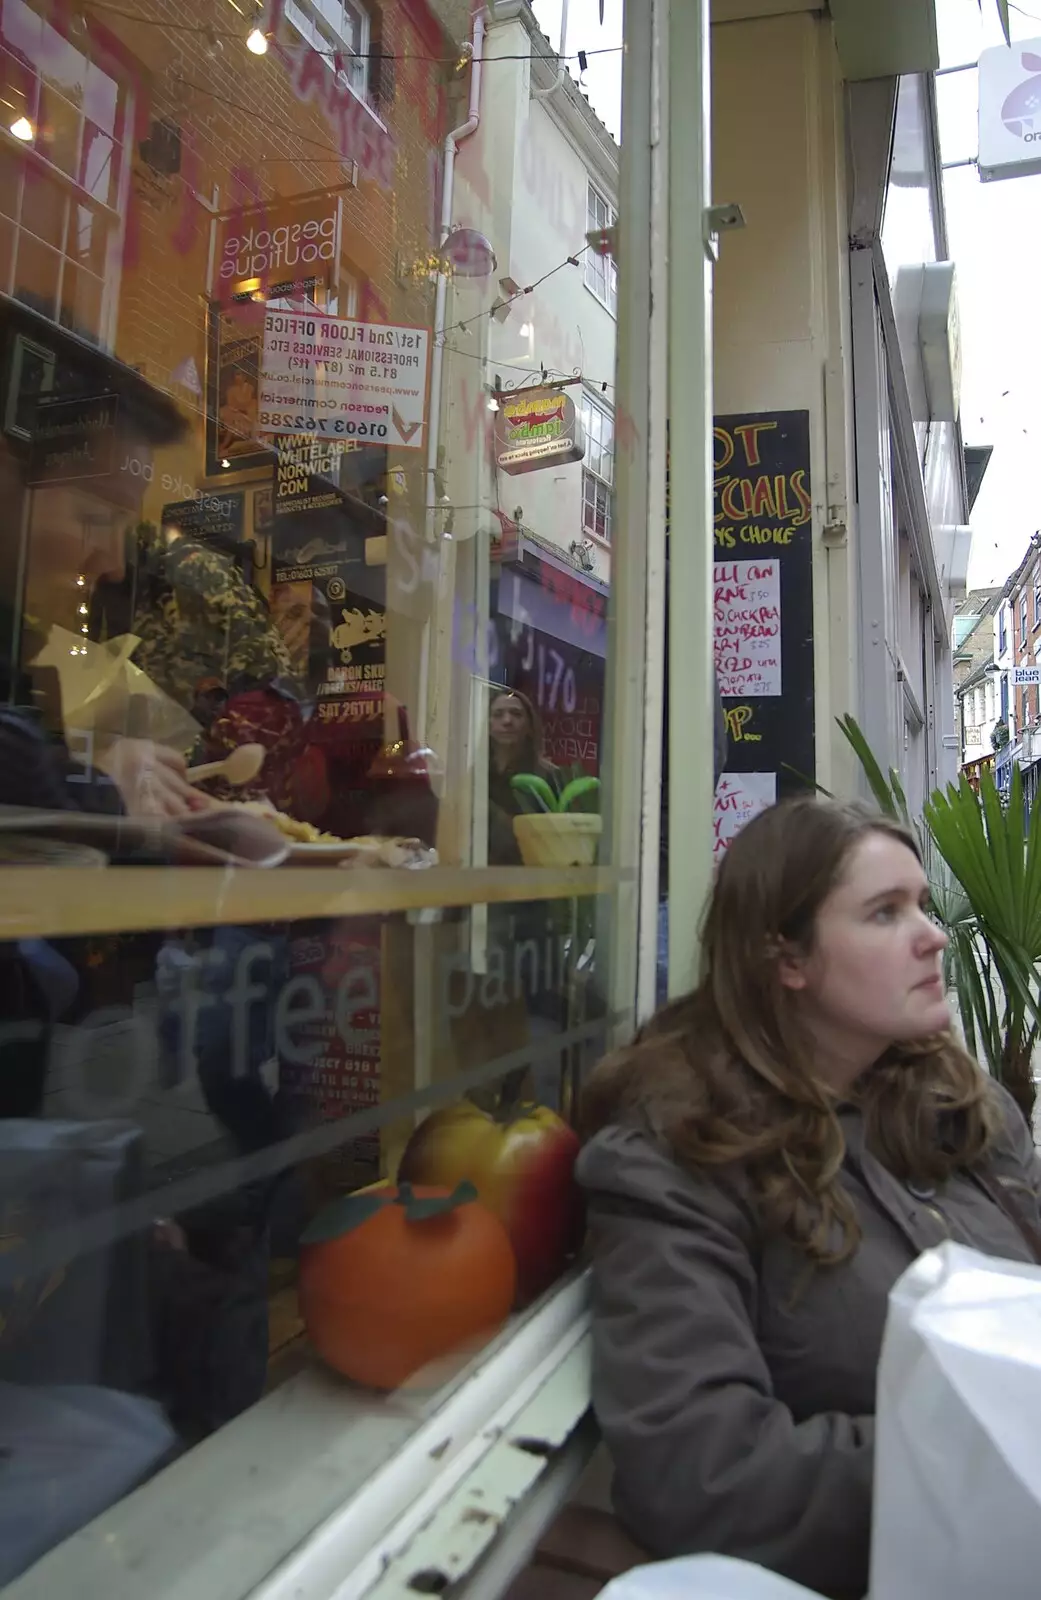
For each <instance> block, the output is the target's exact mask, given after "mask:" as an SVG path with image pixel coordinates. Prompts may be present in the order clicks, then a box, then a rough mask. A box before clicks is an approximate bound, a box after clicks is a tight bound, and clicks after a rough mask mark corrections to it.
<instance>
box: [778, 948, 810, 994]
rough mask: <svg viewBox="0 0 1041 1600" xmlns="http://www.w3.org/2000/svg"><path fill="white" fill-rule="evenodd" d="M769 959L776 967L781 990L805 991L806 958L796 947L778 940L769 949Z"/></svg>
mask: <svg viewBox="0 0 1041 1600" xmlns="http://www.w3.org/2000/svg"><path fill="white" fill-rule="evenodd" d="M770 959H771V960H772V961H773V962H774V963H775V965H776V967H777V976H778V979H779V980H780V984H781V988H782V989H791V990H800V989H805V988H806V984H807V981H808V980H807V975H806V957H805V956H804V955H803V954H802V952H801V951H800V950H799V948H798V946H797V945H794V944H789V943H788V941H787V940H786V939H779V940H778V941H777V943H776V944H775V945H773V946H772V947H771V949H770Z"/></svg>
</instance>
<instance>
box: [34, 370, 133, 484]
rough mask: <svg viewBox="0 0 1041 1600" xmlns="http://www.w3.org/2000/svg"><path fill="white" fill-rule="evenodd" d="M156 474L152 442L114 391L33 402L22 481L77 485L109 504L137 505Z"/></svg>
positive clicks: (47, 397) (45, 397) (46, 398)
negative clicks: (139, 434)
mask: <svg viewBox="0 0 1041 1600" xmlns="http://www.w3.org/2000/svg"><path fill="white" fill-rule="evenodd" d="M154 477H155V468H154V467H153V465H152V452H151V447H150V446H149V445H147V444H145V443H143V442H142V441H141V440H140V439H139V438H138V437H137V435H136V433H135V431H134V429H133V428H132V427H131V425H130V424H129V423H128V422H127V420H126V419H125V418H124V416H123V415H122V413H121V410H120V400H119V396H118V395H115V394H99V395H85V396H82V397H76V398H74V399H61V398H53V397H51V396H46V395H45V396H42V397H41V398H40V399H39V400H38V401H37V402H36V410H35V416H34V418H33V422H32V443H31V445H30V448H29V465H28V471H27V473H26V482H27V483H29V484H32V485H33V486H34V487H43V486H44V485H50V484H78V485H80V486H82V487H83V488H85V489H89V490H90V492H91V493H92V494H94V495H96V496H97V497H98V498H99V499H102V500H106V501H108V502H110V503H111V504H113V505H117V506H121V507H124V508H126V509H137V508H139V507H140V504H141V501H142V498H143V496H144V492H145V488H146V486H147V485H148V484H150V483H151V482H152V481H153V479H154Z"/></svg>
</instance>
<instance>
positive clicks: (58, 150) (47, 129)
mask: <svg viewBox="0 0 1041 1600" xmlns="http://www.w3.org/2000/svg"><path fill="white" fill-rule="evenodd" d="M80 122H81V118H80V114H79V112H78V111H77V110H76V107H75V106H73V105H70V104H69V102H68V100H66V99H65V98H64V96H63V95H60V94H58V93H56V91H55V90H54V89H51V88H49V87H48V86H47V84H46V83H44V84H43V85H42V86H41V89H40V126H39V130H38V132H37V136H36V148H37V149H38V150H39V151H40V153H41V154H42V155H45V156H46V157H47V160H48V161H50V162H52V163H53V164H54V166H56V167H60V168H61V170H62V172H67V173H68V174H69V175H70V176H75V174H76V171H77V167H78V164H79V139H80Z"/></svg>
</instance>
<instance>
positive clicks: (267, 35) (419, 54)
mask: <svg viewBox="0 0 1041 1600" xmlns="http://www.w3.org/2000/svg"><path fill="white" fill-rule="evenodd" d="M229 4H231V5H232V7H233V9H234V10H235V11H237V12H238V13H239V15H240V16H242V15H243V13H242V10H241V7H239V6H238V5H237V4H235V0H229ZM255 9H256V12H257V16H256V17H255V18H254V20H253V24H252V26H251V27H250V28H249V31H248V32H247V34H246V36H245V38H244V40H243V42H244V43H245V45H246V48H247V50H250V51H251V52H252V53H253V54H254V55H257V56H262V55H266V54H267V49H268V44H269V41H270V39H271V37H272V33H271V29H270V28H265V27H262V26H261V21H262V20H263V18H262V13H263V11H264V9H265V8H264V5H263V4H262V3H257V4H256V8H255ZM83 12H84V14H87V15H89V13H90V12H102V13H107V14H108V15H109V16H114V17H120V18H122V19H123V20H124V21H126V22H135V23H138V24H139V25H140V26H142V27H154V28H164V29H167V30H169V31H171V32H175V33H194V34H197V35H199V36H201V37H203V38H207V39H243V35H242V30H241V27H238V28H221V27H217V26H215V25H214V24H213V23H211V22H202V23H198V22H173V21H169V20H167V18H165V17H149V16H145V15H144V14H143V13H141V12H139V11H131V10H128V9H127V8H126V7H125V6H119V5H114V4H112V0H83ZM244 20H246V21H249V18H248V17H246V18H245V19H244ZM311 48H312V49H315V50H316V53H317V54H318V55H324V56H329V57H330V58H335V57H342V58H343V59H344V60H345V61H346V60H354V61H394V62H397V61H423V62H426V63H428V64H429V65H431V66H439V67H452V68H454V69H455V70H456V71H457V72H462V71H464V70H465V68H466V67H468V66H470V65H471V64H476V63H479V64H480V65H482V66H485V65H487V66H492V65H494V64H495V63H496V62H499V61H530V60H531V54H530V52H527V53H525V54H512V55H511V54H506V55H481V56H475V55H474V52H473V46H472V45H470V44H464V45H462V46H460V48H459V51H458V52H457V53H456V54H455V55H452V56H438V55H430V54H428V53H426V52H424V51H413V50H387V49H384V48H383V47H382V46H379V47H377V48H376V49H374V50H373V49H370V50H350V49H348V48H344V49H343V50H335V49H330V50H321V49H318V48H317V47H316V46H313V45H312V46H311ZM624 50H625V46H624V45H600V46H597V47H595V48H593V49H589V50H575V51H572V52H570V53H569V54H567V55H561V56H557V57H556V60H557V61H558V62H560V63H565V62H568V63H570V62H576V63H577V64H578V67H579V70H580V72H585V70H586V65H587V63H588V61H589V59H590V57H592V56H607V55H619V54H621V53H623V52H624Z"/></svg>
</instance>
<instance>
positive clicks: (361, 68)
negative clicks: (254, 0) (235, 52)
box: [282, 0, 373, 111]
mask: <svg viewBox="0 0 1041 1600" xmlns="http://www.w3.org/2000/svg"><path fill="white" fill-rule="evenodd" d="M337 3H338V4H339V6H340V9H341V11H346V10H350V11H353V12H354V13H356V15H357V17H358V23H359V48H358V49H357V50H355V49H354V46H353V45H352V44H350V43H349V41H348V40H347V39H346V38H345V37H344V35H343V34H342V32H340V30H339V28H338V27H337V24H336V23H335V22H333V21H332V20H331V19H330V18H329V17H327V16H326V15H325V13H324V11H323V10H322V9H321V0H318V3H316V0H282V15H283V16H284V17H285V20H286V22H287V23H288V24H289V26H290V27H291V28H292V29H294V31H295V32H296V33H298V34H299V35H300V37H301V39H303V40H304V41H305V43H307V44H309V45H310V46H311V49H312V50H314V51H315V53H316V54H317V55H320V56H321V58H322V60H323V62H324V63H325V65H326V66H327V67H328V69H329V71H330V72H333V71H335V59H334V58H335V56H336V55H344V56H346V57H348V58H349V62H350V66H349V68H347V67H341V69H340V71H339V72H338V73H337V74H336V76H337V80H338V81H339V82H340V83H342V84H344V85H345V87H346V88H348V89H350V91H351V93H352V94H353V95H356V96H357V98H358V99H359V100H361V101H362V103H363V104H364V105H365V106H366V107H368V109H369V110H370V111H371V110H372V108H373V93H372V72H371V65H372V60H371V55H370V51H371V50H372V15H371V13H370V11H369V9H368V7H367V6H364V5H362V4H361V3H360V0H337ZM294 12H297V13H300V14H302V16H303V18H304V19H305V21H306V22H307V23H308V24H309V30H305V29H304V28H302V27H301V26H300V23H299V22H298V21H297V20H296V17H295V16H294V15H293V13H294ZM316 38H318V39H319V40H321V41H322V43H321V44H316V43H315V39H316ZM337 41H338V44H337ZM341 46H342V48H340V47H341Z"/></svg>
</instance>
